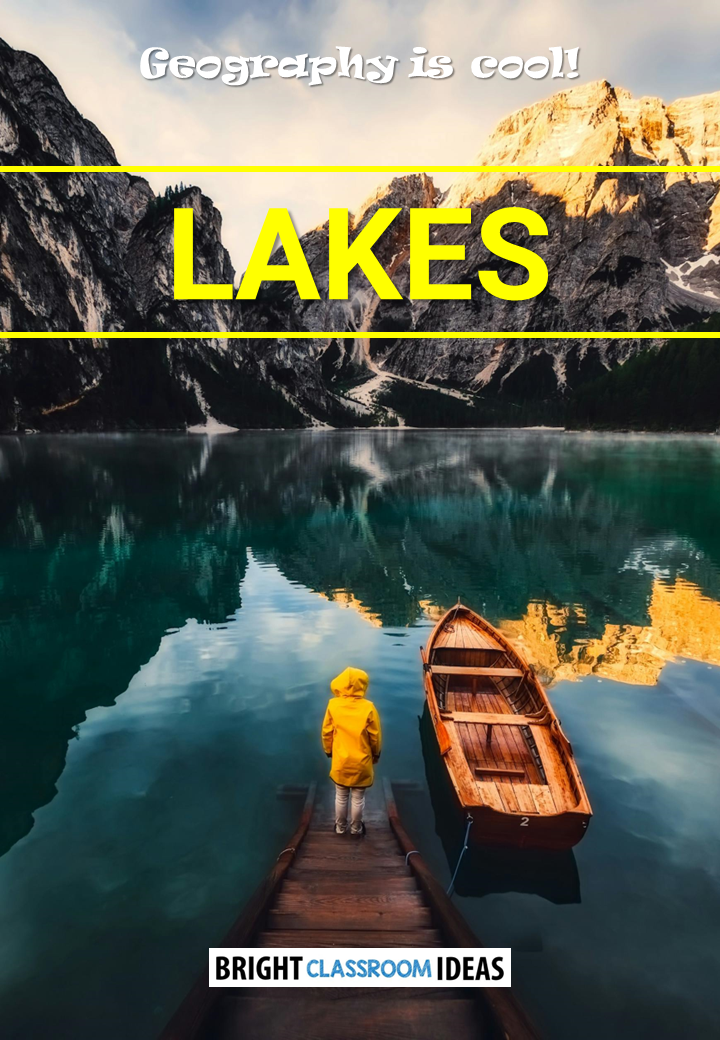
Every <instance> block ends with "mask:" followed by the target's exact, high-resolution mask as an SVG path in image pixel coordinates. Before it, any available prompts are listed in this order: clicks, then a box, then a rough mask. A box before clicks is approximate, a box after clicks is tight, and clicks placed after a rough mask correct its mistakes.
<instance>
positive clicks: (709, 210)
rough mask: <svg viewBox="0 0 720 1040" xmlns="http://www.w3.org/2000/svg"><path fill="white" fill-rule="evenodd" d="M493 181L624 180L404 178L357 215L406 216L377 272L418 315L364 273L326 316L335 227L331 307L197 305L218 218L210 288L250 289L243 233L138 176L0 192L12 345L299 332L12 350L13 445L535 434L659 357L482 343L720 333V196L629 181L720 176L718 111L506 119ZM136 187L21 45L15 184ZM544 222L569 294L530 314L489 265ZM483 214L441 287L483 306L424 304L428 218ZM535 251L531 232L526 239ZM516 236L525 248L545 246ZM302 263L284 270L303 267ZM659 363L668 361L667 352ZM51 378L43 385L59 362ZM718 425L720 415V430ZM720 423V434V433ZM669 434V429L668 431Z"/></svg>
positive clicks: (323, 249) (311, 249)
mask: <svg viewBox="0 0 720 1040" xmlns="http://www.w3.org/2000/svg"><path fill="white" fill-rule="evenodd" d="M476 161H477V163H478V164H516V165H518V166H522V165H536V164H558V165H602V166H607V167H608V171H607V173H605V172H602V173H597V174H577V173H572V172H565V171H561V172H558V173H552V174H548V173H543V174H523V173H512V174H493V175H486V174H483V175H477V174H471V175H463V176H461V177H459V178H458V179H457V180H456V181H455V182H454V183H453V184H452V185H451V187H450V188H449V189H448V191H446V192H445V193H441V192H439V191H438V190H437V189H436V187H435V186H434V185H433V183H432V180H431V179H430V178H429V177H427V176H425V175H422V176H407V177H399V178H395V179H393V180H392V181H391V182H390V183H389V184H387V185H385V186H383V187H381V188H379V189H378V191H377V192H376V193H374V195H373V196H372V197H371V198H370V199H368V200H367V201H366V202H365V203H364V204H363V205H362V206H361V207H360V208H359V209H358V210H357V211H356V212H355V214H354V216H353V218H352V223H351V233H352V234H357V233H358V232H359V231H360V230H361V229H362V228H363V227H364V225H365V223H366V222H367V221H368V220H369V219H370V218H371V216H372V214H373V213H374V212H375V210H376V209H377V207H378V206H380V205H383V206H396V207H400V208H401V209H402V213H401V214H400V216H399V217H398V218H396V220H395V222H394V223H393V224H392V226H391V228H390V229H389V230H388V232H386V234H385V235H384V236H383V238H382V239H381V241H380V242H379V244H378V246H377V248H376V253H377V255H378V258H379V259H380V261H381V262H382V264H383V265H384V267H385V269H386V270H387V271H388V273H389V274H390V275H391V277H392V278H393V281H394V282H395V284H396V285H397V287H398V288H399V289H400V291H401V293H402V296H403V298H402V299H401V300H398V301H381V300H379V299H378V298H377V296H376V294H375V293H374V291H373V290H372V287H371V286H370V285H369V283H368V282H367V279H366V278H365V277H364V275H363V274H362V273H361V272H359V271H358V270H357V269H356V270H355V271H354V272H353V273H352V274H351V277H350V293H349V299H348V300H347V301H334V302H332V301H328V300H327V298H326V297H327V292H326V290H327V283H328V273H327V268H328V262H327V249H328V245H327V243H328V230H327V225H325V226H323V227H320V228H317V229H315V230H313V231H310V232H309V233H308V234H306V235H305V236H304V237H303V240H302V243H303V249H304V251H305V255H306V256H307V258H308V260H309V263H310V266H311V269H312V271H313V275H314V277H315V280H316V283H317V285H318V288H319V290H320V294H321V297H322V299H321V300H320V301H317V302H315V301H302V300H299V299H298V297H297V295H296V293H295V291H294V286H288V285H287V284H283V283H268V284H266V285H265V286H263V288H262V290H261V293H260V294H259V296H258V299H257V300H256V301H253V302H250V303H244V304H242V305H240V304H239V303H237V302H228V303H224V302H222V303H220V302H207V303H206V302H200V303H195V302H187V303H176V302H175V301H174V300H173V298H172V260H173V256H172V210H173V208H174V207H175V206H192V207H193V209H194V210H195V214H196V233H195V237H196V264H197V270H196V280H198V281H202V280H208V281H218V282H229V281H232V280H234V278H235V272H234V271H233V268H232V264H231V261H230V258H229V256H228V254H227V251H226V250H225V249H224V247H223V246H222V241H221V217H220V214H219V213H218V211H217V210H216V209H215V207H214V206H213V204H212V202H211V200H210V199H208V198H207V197H205V196H204V195H202V193H201V192H200V190H199V189H197V188H188V189H183V190H179V189H176V190H172V189H170V190H169V192H168V193H166V196H164V197H159V198H156V197H155V195H154V193H153V191H152V190H151V188H150V186H149V185H148V184H147V182H146V181H145V180H143V179H142V178H140V177H132V176H127V175H125V174H121V173H118V174H100V175H83V174H73V173H70V174H67V175H59V174H51V175H45V176H43V175H26V174H21V175H17V174H6V175H4V176H2V177H0V329H2V328H5V329H8V330H9V329H14V330H27V331H40V330H52V329H57V330H60V329H63V330H64V329H68V330H73V329H77V330H78V331H79V330H95V329H98V330H104V331H110V330H116V329H125V330H128V331H143V330H156V331H162V329H168V330H170V329H172V330H177V329H186V330H188V331H193V330H202V329H208V330H209V329H223V330H228V331H233V330H239V329H243V328H244V329H250V330H253V329H255V330H262V331H277V333H278V338H277V339H268V340H252V339H250V340H231V339H229V340H187V341H183V340H180V341H167V342H165V341H143V340H140V339H138V340H137V341H113V340H103V339H98V340H97V341H72V340H68V341H52V342H49V341H45V342H42V341H38V342H34V341H32V340H28V341H22V342H16V341H7V340H6V341H4V342H3V341H1V340H0V429H4V430H15V429H27V428H30V429H86V428H91V429H122V428H138V427H146V428H158V427H160V428H184V427H187V426H193V425H203V424H205V423H208V422H212V423H215V422H220V423H223V424H226V425H229V426H234V427H250V426H303V425H311V424H318V423H320V424H329V425H336V426H337V425H370V424H373V423H376V422H378V421H388V420H390V421H394V422H401V423H402V422H403V421H407V422H408V423H410V424H412V425H421V424H429V425H433V424H436V425H483V424H488V423H490V424H493V425H495V424H513V423H516V422H517V421H522V420H523V419H525V420H529V421H547V420H553V419H558V418H559V419H560V421H564V418H565V410H566V405H567V402H569V401H572V400H573V398H574V395H575V394H577V393H578V392H579V391H580V389H581V388H584V389H585V391H587V387H588V385H590V386H592V385H594V383H593V381H594V380H596V379H598V378H602V377H603V374H604V373H606V372H607V371H608V369H612V368H614V367H616V366H617V365H618V363H622V362H624V361H625V360H626V359H627V358H628V357H630V356H631V355H633V354H636V353H638V352H639V351H641V350H643V349H644V350H646V351H647V348H648V344H647V343H642V342H640V343H639V342H636V341H633V340H615V341H603V340H592V339H588V340H587V341H585V340H581V341H574V342H573V341H563V340H556V341H553V340H550V341H532V340H522V339H521V340H504V339H503V338H502V337H498V338H497V339H495V340H467V339H458V338H457V337H455V336H454V335H453V334H454V333H455V332H458V331H467V330H498V331H514V332H524V331H534V330H553V329H556V330H558V331H562V330H581V331H582V330H603V329H607V330H612V331H615V330H620V331H622V330H623V329H628V330H659V331H662V330H671V329H675V328H686V327H688V326H690V325H692V324H694V323H697V322H699V321H703V320H705V319H706V318H707V317H708V316H710V315H712V314H713V313H714V312H718V311H720V191H719V190H718V185H719V184H720V175H717V174H712V173H680V174H672V173H648V174H642V173H640V174H637V173H627V172H623V167H626V166H629V165H640V166H645V165H646V166H648V167H649V166H657V165H666V164H671V165H706V164H710V163H716V162H718V161H720V93H718V94H712V95H705V96H702V97H697V98H690V99H685V100H681V101H677V102H675V103H674V104H672V105H668V106H666V105H665V104H664V103H663V102H662V101H660V100H659V99H657V98H641V99H634V98H633V97H632V96H631V95H630V94H629V93H628V92H627V91H624V90H622V89H615V88H613V87H612V86H610V84H609V83H606V82H596V83H591V84H587V85H583V86H579V87H576V88H574V89H572V90H568V91H565V92H563V93H560V94H557V95H555V96H554V97H552V98H549V99H548V100H546V101H543V102H541V103H539V104H536V105H533V106H531V107H529V108H526V109H523V110H522V111H520V112H517V113H515V114H514V115H512V116H510V117H509V118H508V119H506V120H504V121H503V122H502V123H501V124H500V125H499V126H498V128H497V129H496V130H495V132H494V133H493V134H492V135H491V137H490V138H489V140H488V141H487V143H486V145H485V146H484V147H483V149H482V150H481V152H480V153H479V155H478V156H477V160H476ZM50 162H52V163H55V164H57V163H60V164H68V165H72V164H76V165H80V164H93V165H116V164H117V160H116V158H115V154H114V152H113V150H112V148H111V146H110V145H109V143H108V142H107V140H106V139H105V138H104V137H103V135H102V134H101V133H100V131H99V130H98V129H97V128H96V127H95V126H94V125H93V124H91V123H89V122H88V121H87V120H85V119H83V117H82V116H81V115H80V114H79V113H78V112H77V111H76V110H75V109H74V108H73V106H72V105H71V104H70V102H69V101H68V99H67V98H66V97H65V95H64V93H63V91H62V89H61V87H60V85H59V83H58V82H57V80H56V79H55V77H54V76H53V75H52V74H51V73H50V72H49V71H48V69H47V68H46V67H45V66H44V65H43V64H42V62H40V61H39V60H38V59H37V58H35V57H33V56H32V55H28V54H24V53H22V52H18V51H14V50H12V49H11V48H10V47H8V46H7V45H6V44H2V43H0V164H5V165H7V164H25V165H28V164H39V163H50ZM508 205H516V206H526V207H528V208H531V209H534V210H536V211H537V212H539V213H540V214H541V215H542V216H543V218H544V219H545V222H546V224H547V226H548V229H549V234H548V236H547V238H546V239H544V240H540V239H536V240H534V242H533V248H536V249H537V250H538V251H539V252H540V253H541V254H542V255H543V257H544V259H545V261H546V263H547V265H548V268H549V271H550V279H549V283H548V288H547V289H546V290H545V291H544V292H543V293H542V294H541V295H540V296H538V297H536V298H535V299H532V300H528V301H524V302H521V303H517V302H506V301H502V300H498V299H496V298H494V297H492V296H490V295H489V294H487V293H486V292H485V291H484V290H483V289H482V287H481V286H480V284H479V281H478V279H477V271H478V270H480V269H481V268H484V269H495V270H497V271H498V273H499V274H500V277H501V278H503V280H505V281H519V280H520V279H521V278H522V277H524V270H522V269H520V268H517V267H515V266H513V265H510V264H507V263H505V262H502V261H499V260H498V258H497V257H494V256H492V255H491V254H489V253H488V251H487V250H486V249H485V247H484V245H483V243H482V240H481V236H480V227H481V224H482V221H483V219H484V217H485V215H486V214H487V213H489V212H491V211H492V210H494V209H497V208H498V207H500V206H508ZM458 206H469V207H470V208H471V209H472V212H473V219H472V223H471V224H470V225H463V226H455V227H438V229H437V231H436V232H435V233H434V241H436V242H438V243H443V242H447V243H462V244H463V245H464V246H465V259H464V260H463V261H445V262H440V263H436V264H434V265H433V271H432V278H433V280H434V281H437V282H461V283H469V284H471V285H472V287H473V289H472V298H471V299H470V300H467V301H433V302H422V301H421V302H413V301H411V300H410V298H409V210H410V208H412V207H428V208H434V207H438V208H443V207H458ZM517 227H518V229H519V227H520V226H519V225H517ZM524 234H525V233H524V230H523V232H522V234H520V232H519V231H518V237H517V241H519V242H520V241H523V235H524ZM282 259H283V258H282V255H281V251H280V253H279V255H277V256H276V257H275V260H274V262H276V263H277V262H282ZM296 329H297V330H306V331H311V332H312V331H319V330H321V329H322V330H323V331H325V330H332V331H337V332H341V331H345V330H354V331H368V332H370V331H373V330H383V331H390V332H392V331H394V330H398V331H400V330H414V331H420V332H422V331H424V330H427V331H438V330H441V331H447V334H448V335H447V339H444V340H437V339H422V338H421V339H419V340H402V339H395V340H393V339H389V340H382V341H379V340H373V339H370V338H367V339H364V338H362V337H361V338H358V339H357V340H341V339H337V338H335V337H326V338H323V339H316V340H292V339H287V338H285V337H284V336H283V333H286V332H288V331H292V330H296ZM651 349H652V348H651ZM40 356H41V357H42V363H39V362H38V358H39V357H40ZM718 418H720V415H719V416H718ZM713 421H714V420H713ZM660 424H661V425H662V420H661V421H660Z"/></svg>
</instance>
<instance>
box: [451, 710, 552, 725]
mask: <svg viewBox="0 0 720 1040" xmlns="http://www.w3.org/2000/svg"><path fill="white" fill-rule="evenodd" d="M440 718H441V719H442V720H443V721H444V722H471V723H474V724H475V725H479V726H542V725H544V724H546V722H547V716H546V715H544V714H543V715H510V714H507V713H506V714H502V713H497V714H496V713H495V712H489V711H445V710H444V709H441V710H440Z"/></svg>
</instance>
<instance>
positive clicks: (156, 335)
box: [0, 330, 720, 340]
mask: <svg viewBox="0 0 720 1040" xmlns="http://www.w3.org/2000/svg"><path fill="white" fill-rule="evenodd" d="M3 339H661V340H665V339H720V331H718V332H689V331H685V332H333V331H332V330H330V331H320V332H265V331H263V332H253V331H252V330H251V331H247V330H243V331H242V332H2V331H0V340H3Z"/></svg>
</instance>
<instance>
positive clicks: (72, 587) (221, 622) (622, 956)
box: [0, 431, 720, 1040]
mask: <svg viewBox="0 0 720 1040" xmlns="http://www.w3.org/2000/svg"><path fill="white" fill-rule="evenodd" d="M458 596H461V597H462V599H463V601H464V602H466V603H468V604H469V605H470V606H472V607H474V608H475V609H476V610H478V611H480V612H481V613H483V614H485V616H486V617H487V618H488V619H489V620H490V621H492V622H493V623H494V624H498V625H501V626H502V627H503V629H504V630H505V631H506V632H507V634H508V635H509V636H510V638H512V639H513V640H515V641H516V642H517V645H518V646H520V647H521V649H522V650H523V652H524V653H525V654H526V655H527V656H528V658H529V659H530V660H531V662H532V663H533V665H534V666H535V667H536V669H537V670H538V672H539V674H540V675H541V676H542V677H543V679H544V680H545V681H546V682H548V683H551V684H552V685H551V687H550V696H551V699H552V701H553V704H554V706H555V707H556V709H557V710H558V712H559V714H560V717H561V719H562V722H563V726H564V729H565V730H566V733H567V735H568V737H569V738H570V740H571V741H572V743H573V746H574V748H575V753H576V756H577V759H578V762H579V765H580V770H581V773H582V776H583V779H584V781H585V785H586V787H587V789H588V794H589V797H590V800H591V803H592V806H593V809H594V812H595V816H594V818H593V820H592V822H591V825H590V829H589V832H588V834H587V836H586V838H585V840H584V841H583V842H582V843H581V844H580V845H579V846H578V847H577V849H576V850H575V853H574V856H573V857H571V858H570V860H569V861H566V862H565V863H564V864H562V865H559V866H558V868H557V870H555V871H554V873H553V876H552V878H550V879H548V878H544V877H543V876H542V868H541V867H540V866H538V865H536V864H533V865H532V867H530V865H529V864H528V862H527V861H521V862H519V863H518V862H517V861H514V862H506V863H503V864H502V865H501V867H499V868H497V869H495V866H494V865H493V864H491V863H489V862H484V863H483V862H481V863H475V864H470V865H469V866H468V869H466V870H465V872H464V874H463V875H462V877H461V878H460V884H459V886H458V895H457V896H456V902H457V904H458V906H460V908H461V909H462V911H463V913H465V914H466V916H467V917H468V919H469V920H470V922H471V924H472V925H473V927H474V928H475V929H476V931H477V932H478V934H479V936H480V938H481V940H482V941H483V942H486V943H487V944H489V945H511V946H512V947H513V981H514V985H515V987H516V988H517V992H518V994H519V995H520V996H521V998H522V999H523V1000H525V1002H526V1004H527V1006H528V1009H529V1010H530V1011H531V1013H532V1015H533V1016H534V1017H535V1019H536V1021H537V1022H538V1024H539V1025H540V1026H541V1027H542V1029H543V1031H544V1032H545V1034H546V1035H547V1036H548V1037H557V1038H561V1040H576V1038H577V1037H578V1036H579V1035H582V1036H583V1037H589V1038H593V1040H594V1038H597V1040H600V1038H603V1040H605V1038H606V1037H608V1036H610V1035H612V1036H618V1037H627V1038H630V1037H632V1038H633V1040H637V1038H638V1037H641V1038H642V1037H648V1038H650V1037H652V1038H660V1040H665V1038H667V1040H671V1038H672V1040H675V1038H677V1037H678V1036H681V1035H692V1036H695V1037H705V1036H707V1037H709V1036H711V1035H713V1034H714V1029H715V1026H714V1023H716V1022H717V1016H718V1014H720V1001H719V998H718V995H717V986H716V983H715V978H716V976H717V972H718V969H720V963H719V958H718V953H717V943H716V941H715V938H714V937H715V935H717V930H718V928H719V927H720V867H719V866H718V864H720V856H719V853H720V835H719V831H720V827H719V826H718V822H717V805H718V797H719V796H720V765H719V763H720V441H719V440H718V439H715V438H710V437H705V438H703V437H697V438H693V437H644V436H638V437H627V436H624V437H620V436H599V435H594V436H593V435H559V434H549V433H539V432H534V431H533V432H530V431H529V432H525V433H519V432H503V433H480V432H448V431H437V432H415V431H388V432H377V431H376V432H363V433H340V432H331V433H315V432H303V433H288V434H284V433H272V434H263V433H251V434H247V435H237V436H226V437H216V438H206V437H184V436H176V435H138V436H117V437H116V436H104V437H94V436H68V437H25V438H9V437H8V438H0V789H1V790H2V797H1V799H0V1021H2V1023H3V1027H2V1032H3V1037H7V1038H9V1040H20V1038H21V1037H22V1038H23V1040H27V1038H30V1040H45V1038H46V1037H49V1036H57V1035H67V1036H68V1037H70V1036H71V1037H72V1038H73V1040H96V1038H97V1037H98V1036H101V1035H102V1036H104V1037H106V1038H108V1040H127V1038H128V1037H130V1036H132V1037H133V1038H138V1040H143V1038H151V1037H154V1036H155V1035H156V1033H157V1032H158V1030H159V1028H160V1027H161V1026H162V1024H163V1023H164V1021H165V1020H166V1018H167V1016H168V1015H169V1013H170V1012H171V1011H172V1010H173V1009H174V1006H175V1005H176V1003H177V1002H178V1001H179V999H180V998H181V997H182V996H183V995H184V993H185V991H186V990H187V989H188V988H189V986H190V984H191V983H192V981H193V979H194V977H195V975H196V974H197V973H198V971H199V970H200V968H201V967H202V965H203V962H204V957H205V956H206V950H207V947H208V946H209V945H211V944H212V943H214V942H216V941H219V940H220V939H221V938H222V935H223V934H224V932H225V930H226V929H227V927H228V925H229V924H230V923H231V922H232V920H233V919H234V917H235V916H236V915H237V913H238V912H239V910H240V908H241V906H242V904H243V902H244V901H245V900H246V898H247V897H248V896H249V895H250V894H251V892H252V889H253V887H254V886H255V885H256V884H257V883H258V881H259V880H260V879H261V877H262V876H263V874H264V873H265V872H266V870H267V869H268V868H269V866H270V865H271V863H272V862H273V860H274V858H275V856H276V855H277V852H278V851H279V850H280V848H282V845H283V842H284V840H285V838H286V837H287V835H288V833H289V832H290V831H291V830H292V827H293V824H294V821H295V818H296V814H297V805H295V804H293V803H292V802H289V801H287V800H285V799H280V798H278V788H279V786H280V785H284V784H298V785H299V784H303V783H307V782H308V781H310V780H311V779H319V780H320V781H321V782H322V781H323V778H324V776H325V773H326V771H327V767H326V760H325V758H324V756H323V755H322V751H321V749H320V746H319V727H320V722H321V719H322V714H323V711H324V707H325V703H326V700H327V696H328V693H329V690H328V683H329V681H330V679H331V678H332V677H333V676H334V675H335V674H336V673H337V672H338V671H340V670H341V669H342V668H344V667H345V666H346V665H348V664H354V665H356V666H359V667H362V668H365V669H366V670H367V671H368V672H369V674H370V677H371V690H370V695H371V696H372V698H373V700H374V701H375V703H376V704H377V706H378V708H379V710H380V712H381V715H382V720H383V725H384V731H385V738H386V750H385V752H384V754H383V759H382V762H381V767H380V773H381V775H384V776H388V777H391V778H392V779H394V780H402V781H409V782H410V784H409V785H408V787H407V788H406V789H405V790H404V792H403V793H401V794H400V804H401V810H402V812H403V815H404V816H405V818H406V820H407V823H408V827H409V829H410V830H411V832H412V833H413V836H414V837H415V838H416V840H417V842H418V844H419V847H420V848H421V850H422V851H423V853H424V854H425V855H426V857H427V859H428V861H429V862H430V863H431V865H432V866H433V869H434V870H435V871H436V872H437V874H438V876H440V877H441V879H442V880H443V881H447V880H448V878H449V874H450V866H449V861H453V866H454V855H455V852H454V850H455V848H456V843H457V840H458V839H457V835H454V834H449V833H447V828H446V827H444V825H443V824H444V817H443V815H442V812H441V809H440V807H441V801H440V800H439V798H438V793H437V790H436V789H435V787H434V779H433V778H434V776H435V765H434V763H433V760H432V754H431V749H428V748H427V746H426V747H425V753H424V751H423V741H422V733H421V729H420V726H419V716H420V714H421V712H422V707H423V692H422V682H421V670H420V663H419V653H418V648H419V645H420V644H421V643H424V642H425V640H426V639H427V636H428V633H429V629H430V627H431V625H432V624H433V620H434V619H435V618H436V617H437V616H438V615H439V613H440V612H441V611H442V610H443V609H445V608H447V607H449V606H450V605H452V603H454V602H455V601H456V600H457V598H458ZM436 814H437V815H436ZM436 824H437V826H436ZM58 1022H65V1023H70V1025H68V1026H67V1030H66V1033H65V1034H59V1033H58V1025H57V1023H58Z"/></svg>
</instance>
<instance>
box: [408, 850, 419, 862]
mask: <svg viewBox="0 0 720 1040" xmlns="http://www.w3.org/2000/svg"><path fill="white" fill-rule="evenodd" d="M419 855H420V853H419V852H418V850H417V849H411V850H410V852H408V854H407V856H406V857H405V866H407V865H408V860H409V859H410V857H411V856H419Z"/></svg>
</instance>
